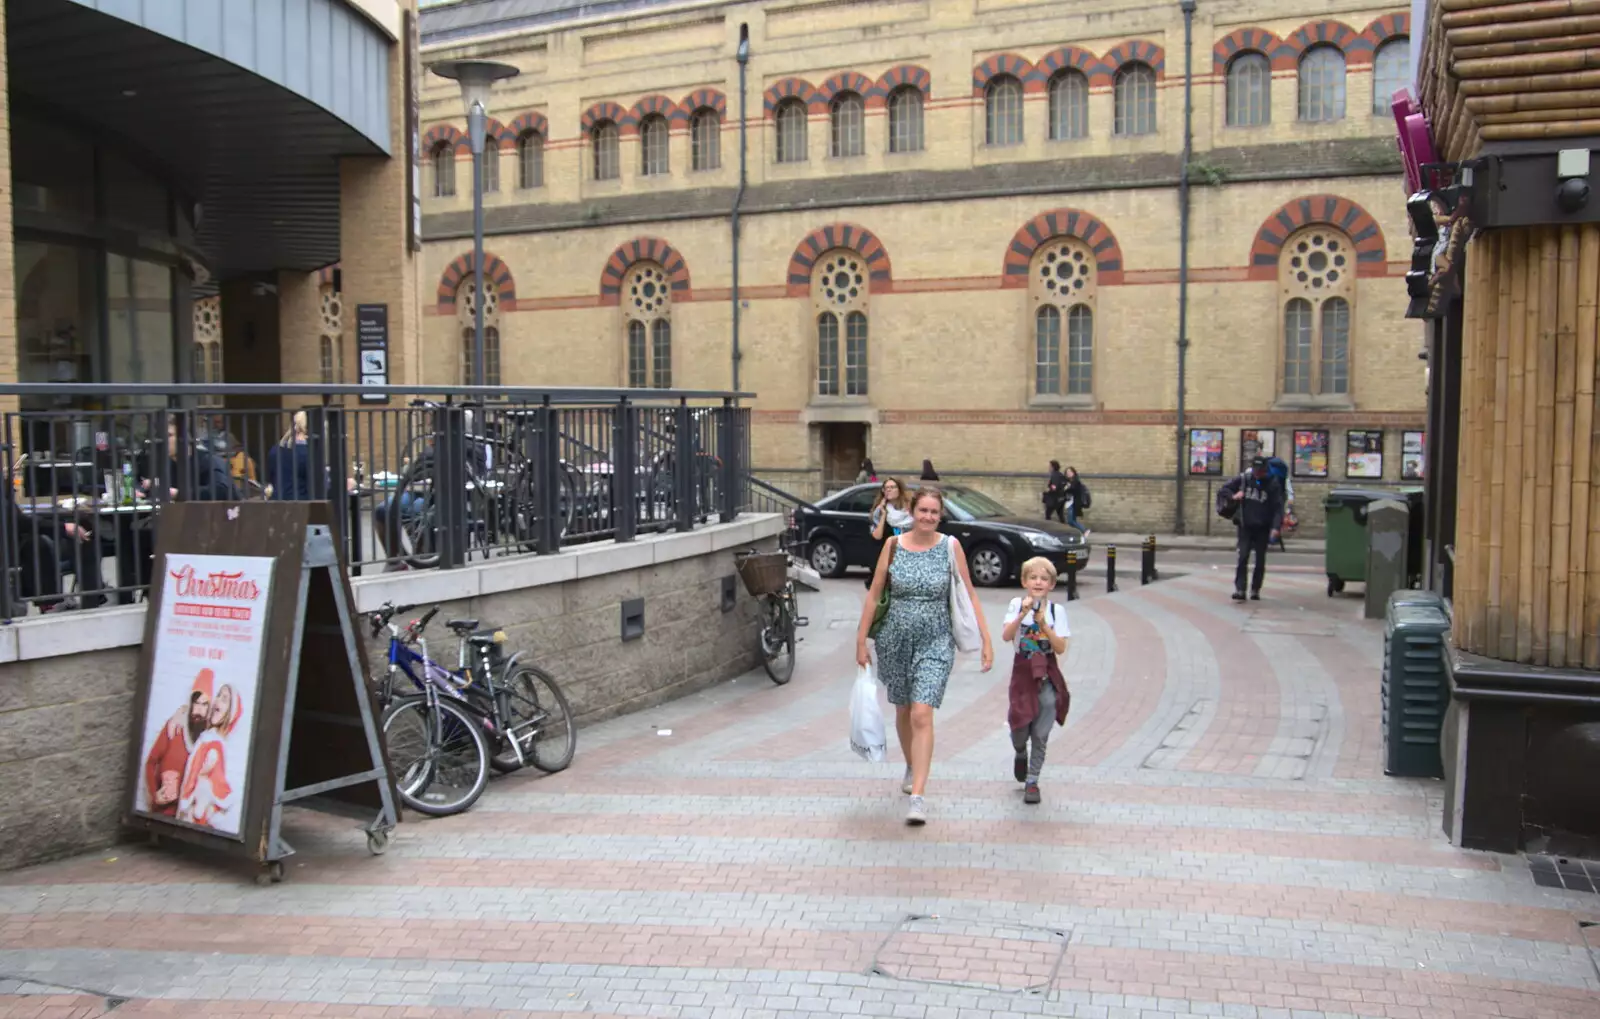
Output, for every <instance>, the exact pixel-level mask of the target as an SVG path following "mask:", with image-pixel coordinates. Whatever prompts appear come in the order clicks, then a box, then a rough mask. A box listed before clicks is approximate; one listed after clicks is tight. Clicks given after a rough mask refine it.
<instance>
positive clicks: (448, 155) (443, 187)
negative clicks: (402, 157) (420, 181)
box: [428, 141, 456, 198]
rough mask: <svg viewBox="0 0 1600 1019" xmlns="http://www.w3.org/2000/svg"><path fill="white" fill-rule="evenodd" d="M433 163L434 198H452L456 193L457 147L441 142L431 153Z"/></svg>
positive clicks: (450, 143) (430, 158)
mask: <svg viewBox="0 0 1600 1019" xmlns="http://www.w3.org/2000/svg"><path fill="white" fill-rule="evenodd" d="M428 158H429V161H430V162H432V163H433V197H435V198H451V197H454V196H455V193H456V147H455V145H454V143H452V142H447V141H444V142H439V143H437V144H435V145H434V147H433V151H432V152H431V153H429V156H428Z"/></svg>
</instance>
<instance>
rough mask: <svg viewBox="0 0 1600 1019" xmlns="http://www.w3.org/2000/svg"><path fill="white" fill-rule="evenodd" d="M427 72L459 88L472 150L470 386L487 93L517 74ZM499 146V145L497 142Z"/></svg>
mask: <svg viewBox="0 0 1600 1019" xmlns="http://www.w3.org/2000/svg"><path fill="white" fill-rule="evenodd" d="M429 70H431V71H433V73H434V74H437V75H438V76H439V77H441V78H450V79H452V80H453V81H455V82H457V83H458V84H459V85H460V86H461V103H462V105H463V106H465V107H466V111H467V140H468V142H469V144H470V145H471V147H472V384H473V385H475V386H481V385H484V384H485V382H484V364H483V360H484V358H483V305H484V297H483V146H484V132H485V131H487V130H488V127H489V92H490V91H491V90H492V89H493V88H494V83H495V82H497V81H502V80H504V79H506V78H514V77H516V76H517V74H518V73H519V72H518V71H517V69H516V68H515V67H512V66H511V65H510V64H500V63H496V62H495V61H493V60H443V61H440V62H439V63H436V64H434V65H432V67H430V68H429ZM497 144H498V142H497Z"/></svg>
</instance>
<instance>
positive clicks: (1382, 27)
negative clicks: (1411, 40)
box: [1361, 11, 1411, 53]
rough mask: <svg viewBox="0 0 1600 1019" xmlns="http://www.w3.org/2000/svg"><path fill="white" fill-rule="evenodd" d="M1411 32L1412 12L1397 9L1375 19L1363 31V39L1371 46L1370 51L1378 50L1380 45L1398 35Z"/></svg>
mask: <svg viewBox="0 0 1600 1019" xmlns="http://www.w3.org/2000/svg"><path fill="white" fill-rule="evenodd" d="M1410 34H1411V14H1410V12H1409V11H1395V12H1394V13H1392V14H1385V15H1383V16H1382V17H1380V18H1375V19H1373V22H1372V24H1370V25H1368V26H1367V27H1366V28H1364V29H1362V31H1361V41H1362V42H1363V43H1365V44H1366V45H1367V46H1368V47H1370V51H1371V52H1373V53H1376V52H1377V49H1378V47H1379V46H1382V45H1383V44H1384V43H1386V42H1388V41H1389V40H1390V39H1393V38H1395V37H1397V36H1402V35H1407V36H1408V35H1410Z"/></svg>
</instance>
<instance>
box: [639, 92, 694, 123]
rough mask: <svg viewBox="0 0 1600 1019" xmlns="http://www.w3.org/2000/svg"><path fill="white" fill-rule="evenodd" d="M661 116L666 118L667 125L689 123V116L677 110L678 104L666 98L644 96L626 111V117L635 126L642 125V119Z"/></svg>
mask: <svg viewBox="0 0 1600 1019" xmlns="http://www.w3.org/2000/svg"><path fill="white" fill-rule="evenodd" d="M658 113H659V114H661V115H662V116H663V117H666V118H667V123H668V124H669V125H672V126H675V127H676V126H681V125H684V124H687V123H688V122H689V115H688V114H687V113H685V112H683V111H682V110H681V109H679V107H678V104H677V103H675V102H673V101H672V100H671V99H668V98H667V97H666V96H661V95H656V96H645V97H644V98H643V99H641V100H639V101H638V102H636V103H634V104H633V108H632V109H631V110H629V111H628V116H629V117H630V118H631V119H632V120H633V122H634V123H635V124H643V123H644V118H646V117H652V116H655V115H656V114H658Z"/></svg>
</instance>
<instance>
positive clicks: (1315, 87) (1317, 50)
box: [1300, 46, 1344, 121]
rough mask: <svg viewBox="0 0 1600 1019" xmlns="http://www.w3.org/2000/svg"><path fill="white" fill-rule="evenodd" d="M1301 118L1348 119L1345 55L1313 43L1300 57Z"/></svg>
mask: <svg viewBox="0 0 1600 1019" xmlns="http://www.w3.org/2000/svg"><path fill="white" fill-rule="evenodd" d="M1300 119H1301V120H1309V121H1328V120H1342V119H1344V54H1343V53H1341V52H1339V49H1338V47H1335V46H1313V47H1312V48H1311V49H1309V50H1306V54H1305V56H1303V57H1301V58H1300Z"/></svg>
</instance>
